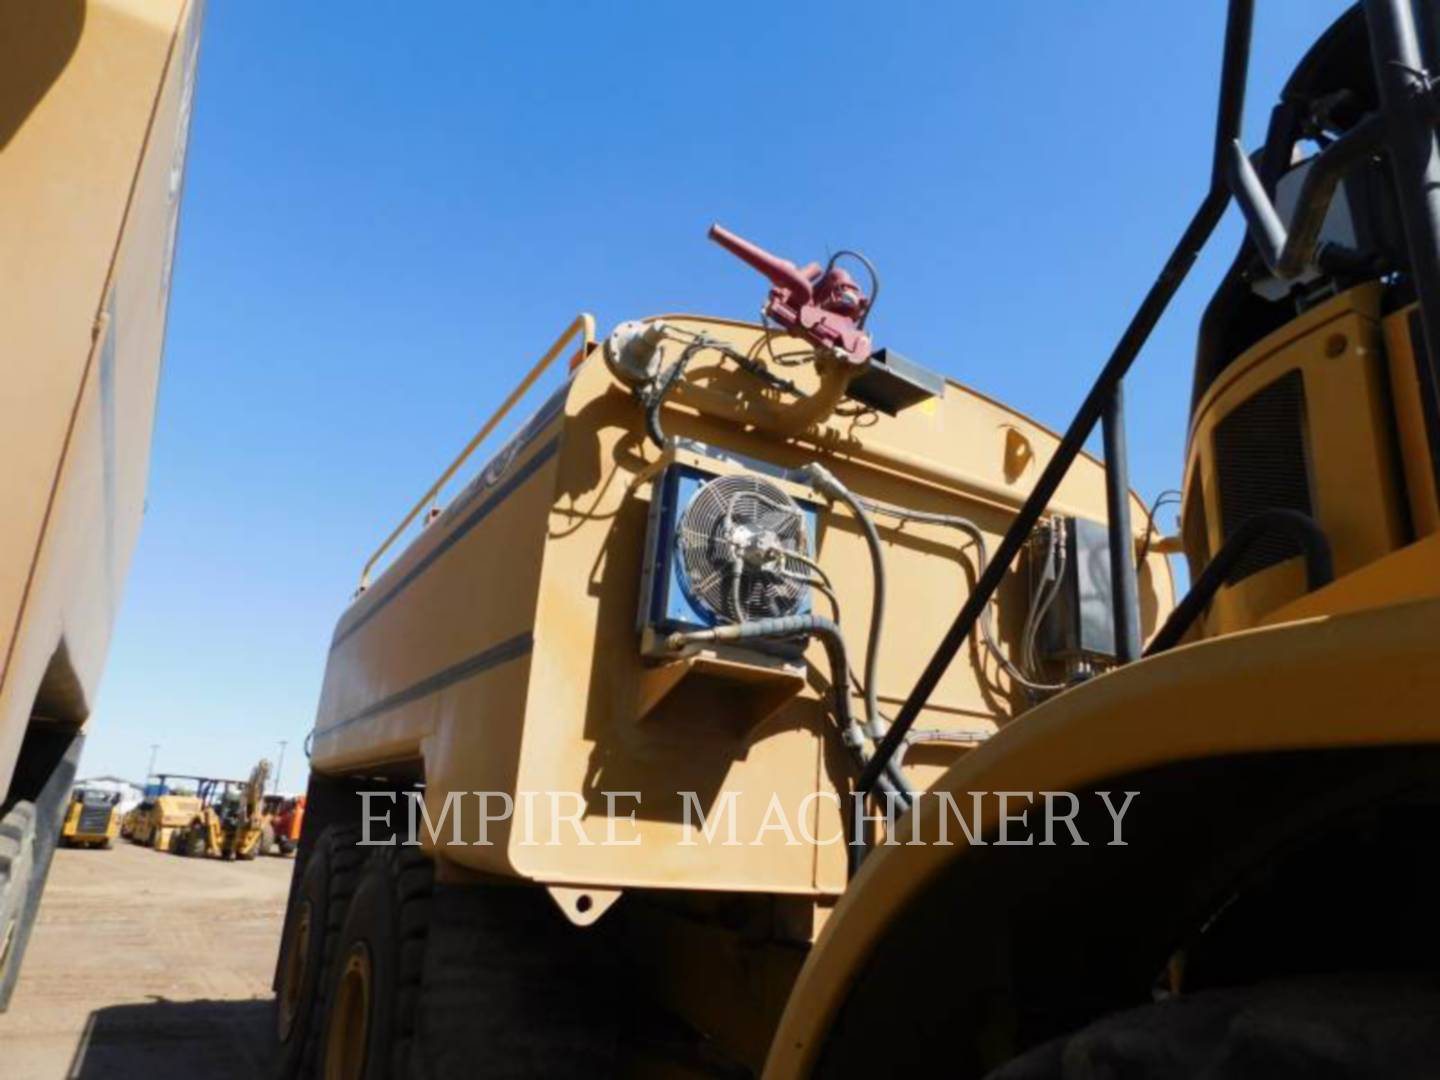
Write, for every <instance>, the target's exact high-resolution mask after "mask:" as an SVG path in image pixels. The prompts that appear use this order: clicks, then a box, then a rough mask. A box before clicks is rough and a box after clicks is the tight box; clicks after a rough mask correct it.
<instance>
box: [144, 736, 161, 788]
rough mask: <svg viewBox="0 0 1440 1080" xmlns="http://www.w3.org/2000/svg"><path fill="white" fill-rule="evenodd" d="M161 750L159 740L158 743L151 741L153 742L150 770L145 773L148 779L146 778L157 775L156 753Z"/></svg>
mask: <svg viewBox="0 0 1440 1080" xmlns="http://www.w3.org/2000/svg"><path fill="white" fill-rule="evenodd" d="M159 752H160V744H159V743H158V742H157V743H151V744H150V771H149V772H147V773H146V774H145V779H146V780H149V779H150V777H152V776H154V775H155V755H156V754H157V753H159Z"/></svg>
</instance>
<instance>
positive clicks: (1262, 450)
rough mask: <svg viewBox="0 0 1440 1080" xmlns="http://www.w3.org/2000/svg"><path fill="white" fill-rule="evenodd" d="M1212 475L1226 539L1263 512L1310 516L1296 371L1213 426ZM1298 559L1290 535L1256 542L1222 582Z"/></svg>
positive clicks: (1299, 383) (1275, 535)
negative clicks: (1296, 511)
mask: <svg viewBox="0 0 1440 1080" xmlns="http://www.w3.org/2000/svg"><path fill="white" fill-rule="evenodd" d="M1214 448H1215V474H1216V477H1217V480H1218V487H1219V491H1218V493H1217V494H1218V495H1219V501H1220V527H1221V529H1222V531H1223V535H1224V537H1225V539H1226V540H1229V539H1230V537H1231V536H1233V535H1234V533H1235V531H1236V530H1237V529H1239V528H1240V526H1241V525H1243V524H1244V523H1245V522H1246V521H1248V520H1249V519H1250V518H1251V517H1253V516H1254V515H1255V514H1258V513H1260V512H1261V511H1264V510H1276V509H1283V510H1298V511H1299V512H1300V513H1302V514H1306V515H1308V516H1314V510H1313V507H1312V502H1311V498H1310V469H1309V465H1308V457H1309V455H1308V453H1307V452H1306V434H1305V383H1304V380H1303V378H1302V377H1301V375H1300V372H1299V371H1298V370H1296V371H1291V372H1290V373H1289V374H1288V375H1282V376H1281V377H1280V378H1278V379H1276V380H1275V381H1274V382H1272V383H1270V384H1269V385H1268V386H1266V387H1265V388H1264V389H1262V390H1260V391H1258V392H1257V393H1256V394H1255V395H1254V396H1253V397H1251V398H1250V399H1249V400H1247V401H1244V402H1242V403H1241V404H1240V405H1238V406H1236V407H1235V408H1234V409H1233V410H1231V412H1230V413H1229V415H1227V416H1226V417H1225V418H1224V419H1222V420H1221V421H1220V422H1219V423H1217V424H1216V425H1215V436H1214ZM1299 554H1301V551H1300V548H1299V546H1298V545H1297V544H1296V542H1295V541H1294V540H1293V539H1291V538H1290V537H1288V536H1285V535H1282V534H1278V533H1270V534H1267V535H1264V536H1261V537H1259V538H1258V539H1256V540H1255V542H1254V543H1252V544H1251V545H1250V548H1249V550H1248V551H1247V552H1246V553H1245V555H1244V556H1243V557H1242V558H1241V559H1240V561H1239V562H1238V563H1237V564H1236V565H1235V569H1234V570H1232V571H1231V572H1230V574H1229V576H1228V577H1227V578H1226V579H1225V580H1226V583H1227V584H1231V585H1233V584H1235V583H1236V582H1237V581H1242V580H1244V579H1245V578H1247V577H1249V576H1250V575H1251V574H1255V573H1258V572H1259V571H1261V570H1264V569H1266V568H1267V567H1270V566H1274V565H1275V564H1277V563H1282V562H1284V561H1285V560H1286V559H1292V558H1295V557H1296V556H1297V555H1299Z"/></svg>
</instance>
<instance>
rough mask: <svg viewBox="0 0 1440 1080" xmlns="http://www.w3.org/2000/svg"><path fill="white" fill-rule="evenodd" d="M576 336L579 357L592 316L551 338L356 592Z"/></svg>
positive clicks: (398, 529) (369, 566) (589, 340)
mask: <svg viewBox="0 0 1440 1080" xmlns="http://www.w3.org/2000/svg"><path fill="white" fill-rule="evenodd" d="M576 334H579V335H581V343H580V355H582V356H583V355H584V354H585V353H587V352H589V351H590V347H591V346H592V345H594V344H595V317H594V316H593V315H589V314H586V313H584V312H582V313H581V314H579V315H577V316H575V321H574V322H572V323H571V324H570V325H569V326H567V327H566V328H565V332H564V333H562V334H561V335H560V336H559V337H558V338H556V339H555V343H554V344H553V345H551V346H550V348H549V349H547V350H546V351H545V355H544V356H542V357H540V359H539V360H538V361H536V363H535V366H534V367H532V368H531V369H530V372H529V374H527V375H526V376H525V378H523V379H521V380H520V385H519V386H517V387H515V389H514V390H512V391H511V392H510V396H509V397H507V398H506V399H505V400H504V401H503V402H501V404H500V407H499V408H498V409H496V410H495V412H494V414H493V415H492V416H491V417H490V419H489V420H487V421H485V426H484V427H482V428H481V429H480V430H479V431H477V432H476V433H475V437H474V438H472V439H471V440H470V441H469V442H468V443H466V444H465V449H463V450H461V451H460V454H459V456H458V457H456V458H455V460H454V461H452V462H451V463H450V467H449V468H447V469H446V470H445V471H444V472H443V473H441V474H440V479H438V480H436V481H435V483H433V484H431V485H430V487H429V489H428V490H427V491H426V492H425V494H424V495H422V496H420V500H419V502H417V503H416V504H415V505H414V506H413V507H411V508H410V512H409V513H408V514H406V515H405V517H404V518H403V519H401V521H400V524H399V525H396V526H395V528H394V530H393V531H392V532H391V533H390V535H389V536H387V537H386V538H385V542H384V543H382V544H381V545H380V546H379V548H377V549H376V551H375V554H373V555H371V556H370V558H369V560H368V561H367V562H366V563H365V568H364V569H363V570H361V571H360V588H359V590H358V591H359V592H364V591H365V590H366V589H368V588H369V587H370V571H372V570H374V569H375V564H376V563H378V562H379V561H380V559H381V557H382V556H383V555H384V554H385V552H387V551H389V550H390V547H391V545H393V544H394V543H395V541H396V540H398V539H399V538H400V536H401V534H403V533H404V532H405V530H406V529H407V528H408V527H409V526H410V524H411V523H412V522H413V521H414V520H415V519H416V518H417V517H419V516H420V514H421V513H422V512H423V511H424V510H426V509H427V508H428V507H430V506H433V505H434V503H435V497H436V496H437V495H439V494H440V489H441V488H443V487H444V486H445V485H446V484H447V483H448V482H449V480H450V478H451V477H452V476H454V475H455V474H456V473H457V472H458V471H459V470H460V466H462V465H464V464H465V461H466V459H467V458H469V456H470V455H471V454H473V453H474V452H475V450H476V448H477V447H478V446H479V445H480V444H481V443H483V442H484V441H485V440H486V439H487V438H489V437H490V434H491V432H493V431H494V430H495V428H496V427H497V426H499V424H500V421H502V420H504V419H505V417H506V416H507V415H509V413H510V410H511V409H513V408H514V407H515V405H516V403H517V402H518V401H519V400H520V399H521V398H522V397H524V396H525V394H526V392H527V391H529V389H530V388H531V387H532V386H534V385H535V380H537V379H538V378H540V376H541V375H543V374H544V373H545V369H546V368H548V367H549V366H550V365H551V364H553V363H554V362H555V358H556V357H558V356H559V355H560V354H561V353H562V352H564V351H565V346H566V345H568V344H569V343H570V342H571V340H572V339H574V337H575V335H576Z"/></svg>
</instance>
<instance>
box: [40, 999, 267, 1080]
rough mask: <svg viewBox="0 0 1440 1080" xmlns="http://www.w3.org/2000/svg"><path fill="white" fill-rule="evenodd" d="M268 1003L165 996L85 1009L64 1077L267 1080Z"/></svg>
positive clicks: (95, 1079)
mask: <svg viewBox="0 0 1440 1080" xmlns="http://www.w3.org/2000/svg"><path fill="white" fill-rule="evenodd" d="M270 1024H271V1005H270V1001H269V1000H268V999H262V998H256V999H252V1000H250V1001H167V1000H165V999H164V998H152V999H151V1000H150V1001H147V1002H144V1003H142V1004H138V1005H112V1006H109V1007H108V1008H104V1009H97V1010H96V1011H95V1012H92V1013H91V1014H90V1019H89V1020H88V1021H87V1022H86V1024H85V1031H84V1033H83V1034H82V1035H81V1036H80V1042H79V1044H78V1045H77V1046H76V1047H75V1056H74V1058H73V1059H72V1060H71V1063H70V1071H69V1072H68V1073H66V1074H65V1075H66V1078H67V1080H156V1078H157V1077H170V1076H176V1077H179V1076H193V1077H197V1078H198V1077H204V1078H205V1080H265V1078H266V1077H268V1075H269V1069H268V1065H269V1061H270V1044H271V1034H270Z"/></svg>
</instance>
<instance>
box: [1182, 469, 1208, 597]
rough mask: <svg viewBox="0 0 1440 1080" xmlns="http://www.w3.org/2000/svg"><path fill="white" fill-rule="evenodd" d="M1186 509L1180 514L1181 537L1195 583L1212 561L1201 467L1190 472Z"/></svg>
mask: <svg viewBox="0 0 1440 1080" xmlns="http://www.w3.org/2000/svg"><path fill="white" fill-rule="evenodd" d="M1186 491H1187V492H1188V494H1187V495H1186V497H1185V509H1184V510H1183V511H1181V514H1180V537H1181V542H1182V543H1183V544H1184V545H1185V561H1186V562H1188V563H1189V564H1190V580H1191V581H1194V580H1195V579H1196V578H1198V577H1199V576H1200V572H1201V571H1202V570H1204V569H1205V564H1206V563H1208V562H1209V561H1210V527H1209V524H1208V519H1207V518H1206V515H1205V490H1204V488H1203V487H1201V484H1200V466H1199V465H1198V464H1197V465H1196V466H1195V467H1194V468H1193V469H1191V470H1190V483H1189V484H1187V485H1186Z"/></svg>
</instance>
